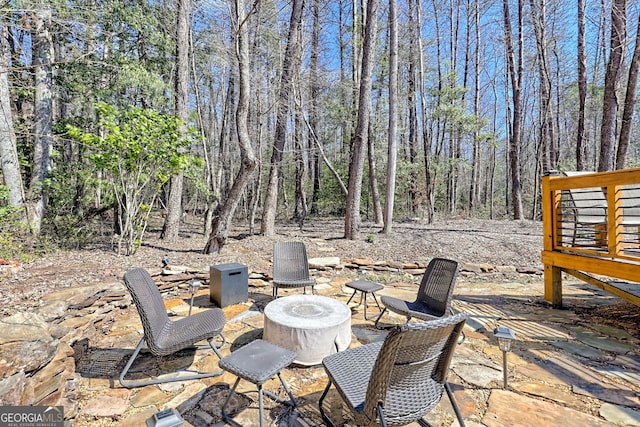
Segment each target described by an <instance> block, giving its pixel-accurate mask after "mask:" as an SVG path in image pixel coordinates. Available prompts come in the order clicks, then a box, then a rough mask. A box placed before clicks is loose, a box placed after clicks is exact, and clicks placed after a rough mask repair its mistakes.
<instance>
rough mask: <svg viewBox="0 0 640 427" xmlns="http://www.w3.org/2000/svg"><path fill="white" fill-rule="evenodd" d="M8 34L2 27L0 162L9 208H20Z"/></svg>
mask: <svg viewBox="0 0 640 427" xmlns="http://www.w3.org/2000/svg"><path fill="white" fill-rule="evenodd" d="M8 34H9V31H8V28H7V25H2V29H1V30H0V55H2V56H1V58H0V109H1V111H0V162H1V163H2V177H3V180H4V184H5V185H6V186H7V189H8V190H9V206H13V207H19V206H23V205H24V202H25V196H24V186H23V183H22V176H21V174H20V163H19V160H18V146H17V140H16V133H15V130H14V127H13V114H12V112H11V94H10V88H9V61H10V52H9V40H8V38H7V37H8Z"/></svg>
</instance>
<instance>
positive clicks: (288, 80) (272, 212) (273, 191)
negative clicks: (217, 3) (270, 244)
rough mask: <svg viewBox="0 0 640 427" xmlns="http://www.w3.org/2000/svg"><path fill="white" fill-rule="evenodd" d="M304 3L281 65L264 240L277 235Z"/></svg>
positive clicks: (296, 11)
mask: <svg viewBox="0 0 640 427" xmlns="http://www.w3.org/2000/svg"><path fill="white" fill-rule="evenodd" d="M303 4H304V2H303V0H294V1H293V5H292V8H291V19H290V21H289V37H288V40H287V48H286V52H285V55H284V60H283V64H282V75H281V76H280V94H279V97H278V113H277V117H276V130H275V137H274V141H273V151H272V153H271V169H270V172H269V182H268V184H267V195H266V197H265V200H264V206H263V210H262V224H261V226H260V232H261V233H262V234H264V235H265V236H272V235H273V234H274V233H275V222H276V210H277V203H278V178H279V175H280V173H281V169H282V153H283V151H284V144H285V140H286V137H287V116H288V115H289V100H290V91H291V86H292V75H293V69H294V68H295V67H296V65H295V64H296V62H295V61H298V59H299V56H300V36H299V34H300V31H301V28H300V26H301V21H302V9H303Z"/></svg>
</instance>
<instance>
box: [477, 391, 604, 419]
mask: <svg viewBox="0 0 640 427" xmlns="http://www.w3.org/2000/svg"><path fill="white" fill-rule="evenodd" d="M482 423H483V424H484V425H486V426H487V427H505V426H509V427H530V426H537V427H557V426H562V427H585V426H590V427H600V426H602V427H605V426H610V427H613V426H615V424H613V423H611V422H608V421H605V420H602V419H600V418H598V417H596V416H593V415H590V414H586V413H584V412H579V411H576V410H574V409H571V408H567V407H565V406H561V405H558V404H557V403H553V402H549V401H546V400H536V399H531V398H528V397H527V396H524V395H521V394H517V393H513V392H510V391H504V390H493V391H492V392H491V396H490V397H489V406H488V408H487V412H486V414H485V415H484V417H482Z"/></svg>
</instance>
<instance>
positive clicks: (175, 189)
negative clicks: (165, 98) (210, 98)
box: [160, 0, 191, 241]
mask: <svg viewBox="0 0 640 427" xmlns="http://www.w3.org/2000/svg"><path fill="white" fill-rule="evenodd" d="M190 9H191V0H178V13H177V15H178V16H177V25H176V81H175V91H176V93H175V109H176V110H175V111H176V116H178V117H179V118H180V119H182V121H183V123H184V124H185V125H186V123H187V120H188V118H189V117H188V115H189V111H188V108H187V101H188V99H189V11H190ZM183 131H184V129H183ZM183 181H184V173H183V172H182V171H180V172H179V173H178V174H177V175H174V176H172V177H171V183H170V186H169V197H168V199H167V216H166V217H165V220H164V226H163V228H162V232H161V233H160V238H161V239H165V240H168V241H174V240H176V239H177V238H178V232H179V230H180V220H181V219H182V186H183Z"/></svg>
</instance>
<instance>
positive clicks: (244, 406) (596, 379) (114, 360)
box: [75, 277, 640, 427]
mask: <svg viewBox="0 0 640 427" xmlns="http://www.w3.org/2000/svg"><path fill="white" fill-rule="evenodd" d="M348 280H349V279H347V278H340V277H337V278H333V279H331V280H325V281H320V283H319V284H318V286H316V289H317V293H319V294H321V295H327V296H331V297H334V298H337V299H340V300H342V301H344V302H346V301H347V299H348V298H349V296H350V295H351V292H350V290H349V289H347V288H345V287H344V284H345V283H346V282H347V281H348ZM567 282H568V281H565V291H564V295H565V306H566V307H567V308H568V309H562V310H560V309H553V308H551V307H550V306H549V305H547V304H546V303H544V302H543V301H542V295H543V287H542V283H518V282H509V283H467V282H466V281H465V280H464V279H462V280H460V281H459V282H458V284H457V286H456V291H455V297H454V303H453V306H454V308H455V309H456V310H464V311H466V312H467V313H469V315H470V318H469V321H468V323H467V326H466V327H465V334H466V340H465V342H464V343H463V344H461V345H459V346H458V347H457V350H456V353H455V356H454V358H453V361H452V365H451V371H450V374H449V382H450V383H451V385H452V388H453V390H454V394H455V396H456V400H457V403H458V405H459V406H460V408H461V411H462V413H463V416H464V420H465V424H466V425H467V426H469V427H476V426H486V427H497V426H538V427H544V426H562V427H573V426H576V427H578V426H580V427H582V426H640V397H639V394H638V392H639V391H640V382H639V381H640V356H639V353H638V349H639V348H640V347H639V344H640V340H639V337H635V336H632V335H630V334H629V333H627V332H626V331H624V330H621V329H617V328H612V327H605V326H602V325H600V326H599V325H595V324H589V323H586V322H585V321H584V320H583V319H581V318H580V317H579V316H578V315H577V314H576V313H575V311H574V310H572V309H571V306H572V305H573V304H574V303H576V301H578V302H579V301H580V300H589V301H590V302H593V301H597V303H598V304H613V303H617V302H619V301H620V300H618V299H617V298H616V297H614V296H612V295H609V294H606V293H605V292H603V291H600V290H598V289H596V288H593V287H590V286H588V285H585V284H581V283H573V284H570V283H567ZM249 291H250V294H249V301H248V302H247V303H244V304H236V305H232V306H229V307H226V308H224V311H225V314H226V316H227V324H226V326H225V329H224V334H225V336H226V338H227V344H226V345H225V346H224V347H223V348H222V353H223V354H228V353H229V352H230V351H231V350H235V349H236V348H238V347H239V346H241V345H243V344H245V343H247V342H250V341H251V340H254V339H256V338H259V337H261V335H262V326H263V315H262V310H263V308H264V306H265V305H266V304H267V303H268V302H269V301H271V299H272V297H271V287H270V286H265V287H262V288H260V287H253V286H252V287H250V290H249ZM295 292H301V291H299V290H285V291H284V292H282V294H283V295H285V294H287V293H295ZM412 292H415V285H414V287H413V289H412V288H411V287H409V286H387V287H385V289H384V290H382V291H380V292H379V294H387V295H394V296H399V297H403V298H407V299H408V298H411V297H412ZM188 302H189V298H188V296H187V297H185V295H181V298H174V299H167V300H166V306H167V309H168V310H169V311H171V312H172V313H173V314H175V315H185V314H187V312H188V310H189V306H188ZM369 302H370V305H369V310H368V311H369V315H371V314H372V313H374V312H375V310H376V307H375V306H373V305H372V304H371V303H372V302H373V301H371V299H370V301H369ZM351 305H353V302H352V304H351ZM195 306H196V307H197V309H206V308H208V307H210V306H211V303H210V302H209V290H208V288H207V287H204V288H202V289H201V290H200V291H199V293H198V294H197V295H196V298H195ZM127 312H128V313H129V314H128V315H127V316H120V317H118V318H117V320H116V321H114V323H113V324H111V326H110V330H108V331H107V333H106V334H105V335H104V337H103V338H101V339H100V341H98V342H90V343H89V346H88V348H87V350H86V352H85V355H84V356H83V359H81V360H80V361H79V362H78V363H77V367H76V370H77V371H78V372H79V373H80V374H81V376H82V379H81V380H80V383H79V384H78V390H80V392H79V393H78V396H79V398H81V399H83V402H82V404H81V405H79V407H80V408H81V409H79V414H78V416H77V417H76V418H75V425H78V426H84V425H118V426H144V425H145V420H146V419H148V418H149V417H151V416H152V415H153V414H154V413H155V412H157V411H159V410H162V409H165V408H175V409H177V410H178V412H179V413H180V414H181V416H182V417H183V418H184V420H185V424H184V425H185V426H189V425H193V426H196V427H199V426H210V425H224V424H223V423H222V422H221V421H220V420H221V418H220V414H219V411H220V407H221V405H222V402H223V401H224V399H225V398H226V395H227V392H228V389H229V387H230V386H231V385H232V384H233V382H234V380H235V377H234V376H233V375H231V374H227V373H225V374H224V375H221V376H218V377H213V378H208V379H203V380H198V381H189V382H175V383H169V384H164V385H151V386H146V387H141V388H135V389H125V388H122V387H120V385H119V383H118V382H117V379H116V378H117V375H118V373H119V371H120V369H121V368H122V363H123V360H124V361H126V360H127V358H128V356H129V355H130V353H131V351H132V349H133V348H134V347H135V346H136V344H137V342H138V340H139V339H140V333H141V325H140V322H139V319H138V316H137V314H136V311H135V308H134V307H133V306H131V307H129V309H128V310H127ZM362 316H363V315H362V307H360V308H359V309H357V310H356V311H355V312H354V314H353V318H352V338H353V339H352V344H351V346H352V347H353V346H358V345H362V344H365V343H369V342H372V341H375V340H381V339H383V338H384V334H385V332H384V331H380V330H377V329H375V328H374V327H373V321H365V320H364V319H363V317H362ZM384 319H385V321H387V322H398V323H400V322H402V321H403V318H402V317H399V316H395V315H388V314H385V318H384ZM498 325H500V326H507V327H509V328H511V329H512V330H513V331H514V332H515V333H516V338H517V339H516V341H515V342H514V345H513V351H512V352H510V353H508V377H509V384H508V388H507V389H506V390H505V389H504V388H503V372H502V353H501V352H500V350H499V349H498V348H497V345H496V342H495V338H494V337H493V333H492V331H493V329H494V328H495V327H496V326H498ZM189 365H191V366H192V367H193V368H199V369H202V370H206V369H209V370H217V358H216V357H215V356H214V355H213V354H212V352H211V351H205V350H199V351H197V352H193V351H189V352H186V351H183V352H180V354H178V355H176V356H175V357H168V358H163V359H159V360H156V358H153V357H151V356H149V355H147V356H146V357H140V358H139V359H138V360H137V361H136V363H135V364H134V366H133V368H132V370H131V372H132V375H135V373H136V372H138V373H144V374H149V373H155V372H161V371H165V372H172V371H174V370H176V369H181V368H184V367H186V366H189ZM283 376H284V378H285V379H286V381H287V382H288V383H289V385H290V386H291V388H292V391H293V393H294V395H295V396H296V398H297V403H298V405H297V407H296V408H294V409H291V408H288V407H286V406H284V405H280V404H277V403H275V402H273V401H272V400H270V399H269V398H265V405H266V406H265V414H266V415H267V420H266V421H267V425H276V426H319V425H323V423H322V420H321V417H320V414H319V412H318V399H319V397H320V394H321V393H322V391H323V389H324V387H325V385H326V376H325V374H324V370H323V369H322V367H321V366H312V367H301V366H291V367H289V368H287V369H285V370H284V371H283ZM265 388H266V389H268V390H271V391H274V392H277V393H279V394H280V395H282V396H284V395H285V394H284V391H283V390H282V387H281V386H280V383H279V381H277V379H276V380H272V381H270V382H268V383H267V384H266V385H265ZM238 392H239V393H240V394H239V395H238V397H237V398H236V399H234V401H233V402H232V407H231V408H230V409H229V411H228V412H229V413H231V414H233V418H234V420H235V421H236V422H238V423H239V424H242V425H244V426H254V425H258V402H257V393H256V391H255V387H254V386H253V384H250V383H247V382H245V381H241V382H240V385H239V387H238ZM328 402H329V404H330V411H331V413H332V416H333V417H334V419H336V420H338V421H339V422H341V423H342V424H343V425H352V424H351V423H350V422H351V419H350V418H349V416H348V414H347V412H348V411H342V402H341V400H340V398H339V396H338V395H337V393H335V390H333V389H332V392H331V394H330V395H329V397H328ZM426 419H427V420H428V421H429V422H430V423H431V424H432V425H433V426H434V427H438V426H457V425H458V422H457V420H456V419H455V416H454V414H453V410H452V408H451V406H450V404H449V401H448V399H447V397H446V395H445V396H444V397H443V399H442V401H441V402H440V404H439V405H438V407H436V408H435V410H433V411H432V412H431V413H430V414H428V415H427V416H426ZM411 425H412V426H413V425H418V424H417V423H416V424H411Z"/></svg>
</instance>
